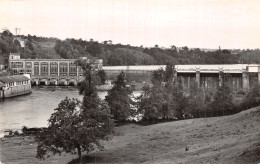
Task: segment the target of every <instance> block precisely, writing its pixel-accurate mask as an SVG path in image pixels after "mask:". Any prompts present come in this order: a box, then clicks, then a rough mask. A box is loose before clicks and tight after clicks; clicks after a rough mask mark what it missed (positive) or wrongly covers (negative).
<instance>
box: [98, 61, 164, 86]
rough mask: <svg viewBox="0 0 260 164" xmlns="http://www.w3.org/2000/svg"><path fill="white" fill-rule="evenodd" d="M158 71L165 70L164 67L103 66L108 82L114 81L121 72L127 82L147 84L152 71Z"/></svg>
mask: <svg viewBox="0 0 260 164" xmlns="http://www.w3.org/2000/svg"><path fill="white" fill-rule="evenodd" d="M158 69H164V70H165V69H166V65H136V66H135V65H133V66H103V70H104V71H105V72H106V74H107V78H108V79H109V80H114V79H115V78H116V77H117V75H119V74H120V73H121V72H122V71H123V72H124V73H126V76H127V81H128V82H132V81H139V82H149V81H150V80H151V75H152V73H153V71H155V70H158Z"/></svg>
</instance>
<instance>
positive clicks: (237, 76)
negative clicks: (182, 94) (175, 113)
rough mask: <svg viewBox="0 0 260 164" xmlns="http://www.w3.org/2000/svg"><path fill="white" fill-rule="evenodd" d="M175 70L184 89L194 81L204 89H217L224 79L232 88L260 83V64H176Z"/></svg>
mask: <svg viewBox="0 0 260 164" xmlns="http://www.w3.org/2000/svg"><path fill="white" fill-rule="evenodd" d="M175 71H176V72H175V75H174V76H175V78H176V77H179V78H180V81H181V83H182V86H183V87H184V89H185V88H190V85H191V82H193V81H196V82H197V84H198V86H199V87H203V88H204V89H216V88H217V87H218V86H219V85H221V84H222V81H225V83H226V84H228V86H229V87H230V88H231V89H232V90H240V89H244V90H247V89H250V87H253V86H254V85H255V84H257V83H258V84H260V64H220V65H175ZM221 72H223V73H224V79H222V78H223V77H221V76H220V73H221Z"/></svg>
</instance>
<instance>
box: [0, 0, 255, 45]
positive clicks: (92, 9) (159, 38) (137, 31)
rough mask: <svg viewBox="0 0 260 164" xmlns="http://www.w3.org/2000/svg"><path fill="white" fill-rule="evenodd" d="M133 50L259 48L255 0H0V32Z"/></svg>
mask: <svg viewBox="0 0 260 164" xmlns="http://www.w3.org/2000/svg"><path fill="white" fill-rule="evenodd" d="M16 27H17V28H20V29H21V31H20V34H22V35H28V34H30V35H36V36H44V37H57V38H60V39H66V38H75V39H79V38H82V39H83V40H90V39H91V38H92V39H94V40H96V41H99V42H103V41H105V40H112V41H113V43H121V44H130V45H133V46H141V45H143V46H144V47H152V46H154V45H156V44H157V45H159V47H170V46H171V45H175V46H177V47H183V46H188V47H190V48H213V49H217V48H218V47H219V46H221V48H223V49H224V48H227V49H233V48H240V49H246V48H250V49H254V48H260V0H0V31H2V29H3V28H8V29H9V30H10V31H11V32H12V33H13V34H15V30H14V28H16Z"/></svg>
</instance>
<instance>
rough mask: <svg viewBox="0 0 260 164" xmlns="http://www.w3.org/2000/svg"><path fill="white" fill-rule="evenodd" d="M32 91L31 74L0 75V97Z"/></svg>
mask: <svg viewBox="0 0 260 164" xmlns="http://www.w3.org/2000/svg"><path fill="white" fill-rule="evenodd" d="M28 93H31V82H30V76H29V75H14V76H2V77H0V98H7V97H13V96H19V95H24V94H28Z"/></svg>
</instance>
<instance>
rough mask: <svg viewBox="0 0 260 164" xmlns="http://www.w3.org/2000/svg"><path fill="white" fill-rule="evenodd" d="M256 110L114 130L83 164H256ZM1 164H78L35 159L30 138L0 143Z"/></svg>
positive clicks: (259, 150)
mask: <svg viewBox="0 0 260 164" xmlns="http://www.w3.org/2000/svg"><path fill="white" fill-rule="evenodd" d="M259 122H260V107H257V108H253V109H250V110H247V111H243V112H240V113H238V114H235V115H230V116H223V117H214V118H199V119H190V120H182V121H174V122H168V123H161V124H156V125H150V126H139V125H133V124H129V125H125V126H121V127H117V128H116V135H115V136H114V137H113V139H112V140H110V141H108V142H104V143H103V144H104V146H105V149H104V150H103V151H97V152H93V153H91V154H89V155H88V156H83V162H82V163H146V164H148V163H149V164H150V163H169V164H170V163H231V164H233V163H234V164H235V163H236V164H237V163H238V164H242V163H252V164H253V163H259V162H260V156H259V154H260V142H259V136H260V125H259ZM0 145H1V156H0V157H1V162H2V163H5V164H8V163H28V164H43V163H55V164H63V163H68V162H70V163H71V164H78V163H79V161H78V160H77V155H71V154H67V155H62V156H52V157H50V158H47V159H46V160H45V161H39V160H38V159H36V158H35V155H36V147H37V144H36V143H35V142H34V140H33V138H32V137H15V138H7V139H4V140H1V141H0Z"/></svg>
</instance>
